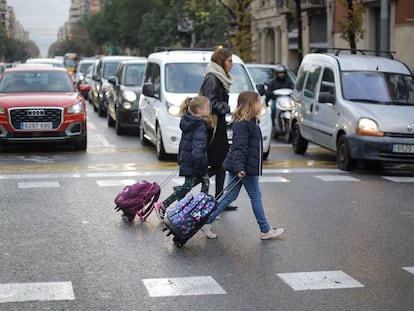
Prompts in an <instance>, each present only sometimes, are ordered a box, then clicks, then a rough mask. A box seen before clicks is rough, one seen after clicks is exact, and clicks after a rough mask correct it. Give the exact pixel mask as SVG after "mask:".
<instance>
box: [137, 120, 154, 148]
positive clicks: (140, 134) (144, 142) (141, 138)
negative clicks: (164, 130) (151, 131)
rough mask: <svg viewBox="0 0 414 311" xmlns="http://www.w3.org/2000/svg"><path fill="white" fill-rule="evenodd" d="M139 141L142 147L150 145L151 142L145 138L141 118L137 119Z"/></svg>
mask: <svg viewBox="0 0 414 311" xmlns="http://www.w3.org/2000/svg"><path fill="white" fill-rule="evenodd" d="M139 140H140V141H141V144H142V145H143V146H149V145H151V142H150V141H149V140H148V139H147V138H146V137H145V130H144V123H143V121H142V118H141V116H140V117H139Z"/></svg>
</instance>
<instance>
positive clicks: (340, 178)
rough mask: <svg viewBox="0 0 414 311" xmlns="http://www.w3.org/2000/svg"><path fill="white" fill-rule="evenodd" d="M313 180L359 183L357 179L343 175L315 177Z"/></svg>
mask: <svg viewBox="0 0 414 311" xmlns="http://www.w3.org/2000/svg"><path fill="white" fill-rule="evenodd" d="M315 178H318V179H320V180H323V181H360V180H359V179H358V178H354V177H351V176H345V175H315Z"/></svg>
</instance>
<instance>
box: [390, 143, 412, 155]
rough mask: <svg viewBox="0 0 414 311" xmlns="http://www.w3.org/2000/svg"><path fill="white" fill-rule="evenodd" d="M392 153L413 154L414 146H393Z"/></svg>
mask: <svg viewBox="0 0 414 311" xmlns="http://www.w3.org/2000/svg"><path fill="white" fill-rule="evenodd" d="M392 152H397V153H414V145H401V144H395V145H393V146H392Z"/></svg>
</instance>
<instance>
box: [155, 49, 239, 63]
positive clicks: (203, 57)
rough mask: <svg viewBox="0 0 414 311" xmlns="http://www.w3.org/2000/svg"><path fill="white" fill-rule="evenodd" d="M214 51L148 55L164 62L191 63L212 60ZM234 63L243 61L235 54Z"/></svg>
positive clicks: (181, 51) (184, 51) (168, 52)
mask: <svg viewBox="0 0 414 311" xmlns="http://www.w3.org/2000/svg"><path fill="white" fill-rule="evenodd" d="M213 52H214V51H210V50H172V51H162V52H155V53H152V54H150V55H149V56H148V60H149V61H150V60H158V61H159V62H162V63H171V62H176V63H191V62H197V63H198V62H210V59H211V55H213ZM232 59H233V63H240V64H241V63H243V61H242V60H241V58H240V57H238V56H237V55H235V54H233V55H232Z"/></svg>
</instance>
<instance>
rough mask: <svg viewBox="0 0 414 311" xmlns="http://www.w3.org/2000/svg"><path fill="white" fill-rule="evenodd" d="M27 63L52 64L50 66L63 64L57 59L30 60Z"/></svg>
mask: <svg viewBox="0 0 414 311" xmlns="http://www.w3.org/2000/svg"><path fill="white" fill-rule="evenodd" d="M26 63H50V64H63V62H62V61H60V60H58V59H55V58H29V59H27V60H26Z"/></svg>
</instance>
